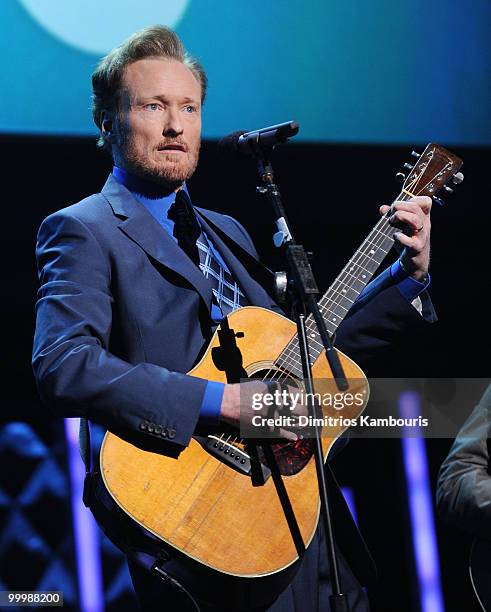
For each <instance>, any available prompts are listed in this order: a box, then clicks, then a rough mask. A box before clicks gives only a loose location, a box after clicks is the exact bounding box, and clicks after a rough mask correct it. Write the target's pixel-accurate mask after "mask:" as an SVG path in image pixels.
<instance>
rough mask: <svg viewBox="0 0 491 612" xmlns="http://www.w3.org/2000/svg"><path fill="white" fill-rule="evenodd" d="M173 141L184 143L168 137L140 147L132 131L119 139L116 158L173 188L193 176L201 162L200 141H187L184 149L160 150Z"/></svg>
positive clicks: (137, 172) (139, 172)
mask: <svg viewBox="0 0 491 612" xmlns="http://www.w3.org/2000/svg"><path fill="white" fill-rule="evenodd" d="M173 143H176V144H177V143H180V144H185V143H182V141H181V140H180V139H179V138H175V139H167V140H166V141H165V142H164V143H160V144H159V145H158V146H157V147H154V148H152V147H150V146H147V147H141V146H138V145H137V144H136V143H135V141H134V139H133V138H132V137H131V136H130V135H128V134H124V135H123V137H122V138H121V139H120V142H119V155H118V157H119V158H120V161H118V160H116V159H115V161H116V163H118V165H119V164H121V161H122V166H123V167H124V168H125V169H126V170H128V172H131V173H132V174H134V175H136V176H138V177H140V178H143V179H146V180H149V181H152V182H153V183H156V184H157V185H160V186H162V187H165V188H166V189H168V190H169V191H174V190H175V189H177V188H178V187H180V186H181V185H182V184H183V183H184V181H187V180H188V179H190V178H191V177H192V176H193V174H194V172H195V170H196V167H197V165H198V159H199V152H200V147H201V143H200V141H198V142H197V143H196V144H195V145H194V146H191V145H189V144H186V145H185V146H186V151H185V152H184V153H180V152H178V153H176V152H173V151H172V150H167V151H162V150H159V149H160V148H161V147H162V146H165V145H170V144H173Z"/></svg>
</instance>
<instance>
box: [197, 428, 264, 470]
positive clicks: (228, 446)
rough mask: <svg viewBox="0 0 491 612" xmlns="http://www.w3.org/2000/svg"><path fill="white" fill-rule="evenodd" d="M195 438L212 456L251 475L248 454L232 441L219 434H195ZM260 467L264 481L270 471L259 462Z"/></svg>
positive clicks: (234, 468)
mask: <svg viewBox="0 0 491 612" xmlns="http://www.w3.org/2000/svg"><path fill="white" fill-rule="evenodd" d="M195 440H196V441H197V442H199V443H200V444H201V446H202V447H203V448H204V449H205V450H206V451H207V452H209V453H210V455H213V457H216V458H217V459H219V460H220V461H221V462H222V463H224V464H225V465H227V466H228V467H230V468H232V469H233V470H235V471H236V472H240V473H241V474H244V475H245V476H249V477H251V475H252V466H251V458H250V456H249V455H248V454H247V453H246V452H245V451H244V450H243V449H242V448H240V447H238V446H236V445H235V444H234V443H233V442H229V441H226V440H224V439H223V438H220V437H219V436H213V435H210V436H206V437H205V436H195ZM260 467H261V471H262V474H263V480H264V481H266V480H267V479H268V478H269V477H270V476H271V471H270V470H269V468H268V467H266V466H265V465H263V464H262V463H260Z"/></svg>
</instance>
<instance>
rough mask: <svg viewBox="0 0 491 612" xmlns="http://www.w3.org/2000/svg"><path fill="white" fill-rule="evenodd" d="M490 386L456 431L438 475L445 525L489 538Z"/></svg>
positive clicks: (438, 489)
mask: <svg viewBox="0 0 491 612" xmlns="http://www.w3.org/2000/svg"><path fill="white" fill-rule="evenodd" d="M490 415H491V385H490V386H489V387H488V388H487V390H486V392H485V393H484V395H483V397H482V398H481V400H480V401H479V404H478V405H477V406H476V407H475V408H474V410H473V411H472V413H471V415H470V416H469V418H468V419H467V421H466V422H465V423H464V425H463V427H462V429H461V430H460V431H459V434H458V436H457V438H456V439H455V442H454V444H453V446H452V448H451V449H450V452H449V454H448V456H447V458H446V459H445V461H444V462H443V464H442V466H441V468H440V472H439V475H438V483H437V494H436V498H437V509H438V512H439V514H440V516H441V517H442V518H443V519H444V520H446V521H447V522H449V523H451V524H453V525H455V526H456V527H459V528H460V529H464V530H466V531H468V532H470V533H471V534H472V535H474V536H479V537H483V538H486V539H490V538H491V476H490V475H489V472H488V470H489V443H488V437H489V433H490V425H489V424H490V420H489V419H490Z"/></svg>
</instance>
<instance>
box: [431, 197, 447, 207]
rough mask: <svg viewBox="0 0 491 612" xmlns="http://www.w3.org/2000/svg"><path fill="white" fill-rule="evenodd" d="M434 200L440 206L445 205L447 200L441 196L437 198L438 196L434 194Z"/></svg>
mask: <svg viewBox="0 0 491 612" xmlns="http://www.w3.org/2000/svg"><path fill="white" fill-rule="evenodd" d="M433 202H435V204H437V205H438V206H445V202H444V201H443V200H442V199H441V198H437V196H433Z"/></svg>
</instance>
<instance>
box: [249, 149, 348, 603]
mask: <svg viewBox="0 0 491 612" xmlns="http://www.w3.org/2000/svg"><path fill="white" fill-rule="evenodd" d="M254 145H255V146H254V156H255V157H256V162H257V169H258V172H259V176H260V179H261V185H259V186H258V187H257V191H258V193H260V194H263V195H266V196H267V198H268V200H269V201H270V203H271V205H272V207H273V211H274V214H275V217H276V227H277V230H278V231H277V232H276V233H275V234H274V236H273V241H274V244H275V246H276V247H278V248H281V249H282V250H283V252H284V253H285V256H286V261H287V264H288V268H289V281H290V282H289V283H288V285H289V286H290V285H292V290H293V294H294V297H295V300H294V301H295V308H294V310H295V318H296V323H297V330H298V338H299V347H300V354H301V360H302V368H303V374H304V379H305V383H306V389H307V393H308V395H307V398H308V400H307V406H308V410H309V414H310V415H314V416H315V415H316V412H317V411H316V406H315V404H314V384H313V379H312V367H311V362H310V354H309V347H308V338H307V333H306V329H305V316H306V314H307V313H308V312H310V313H312V316H313V317H314V320H315V323H316V325H317V329H318V331H319V334H320V336H321V339H322V343H323V345H324V348H325V351H326V353H325V354H326V358H327V361H328V363H329V367H330V368H331V371H332V373H333V377H334V380H335V382H336V386H337V388H338V389H339V390H340V391H345V390H346V389H347V388H348V381H347V380H346V377H345V374H344V371H343V368H342V365H341V362H340V361H339V357H338V354H337V352H336V349H335V348H334V347H333V345H332V342H331V338H330V336H329V333H328V332H327V329H326V324H325V321H324V318H323V317H322V314H321V312H320V310H319V306H318V304H317V299H316V296H317V295H318V294H319V290H318V288H317V284H316V282H315V279H314V275H313V272H312V269H311V267H310V263H309V260H308V257H307V254H306V252H305V249H304V247H303V246H302V245H300V244H297V243H296V242H295V240H294V237H293V234H292V231H291V228H290V224H289V222H288V220H287V217H286V213H285V210H284V208H283V204H282V202H281V196H280V192H279V189H278V187H277V185H276V184H275V183H274V173H273V168H272V166H271V163H270V162H269V161H268V157H269V153H270V152H271V151H272V149H273V147H263V146H261V144H260V143H259V142H256V143H254ZM314 423H315V421H314ZM313 429H314V432H315V446H314V457H315V465H316V472H317V480H318V485H319V495H320V500H321V516H322V521H323V526H324V531H325V536H326V548H327V555H328V559H329V569H330V577H331V584H332V591H333V593H332V595H331V596H330V604H331V608H332V610H333V612H349V608H348V601H347V598H346V595H345V594H344V593H343V592H342V588H341V583H340V579H339V562H338V556H337V551H336V542H335V536H334V530H333V525H332V516H331V509H330V505H329V496H328V491H327V482H326V477H325V473H324V457H323V451H322V441H321V428H320V427H319V426H318V425H315V426H314V428H313Z"/></svg>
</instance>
